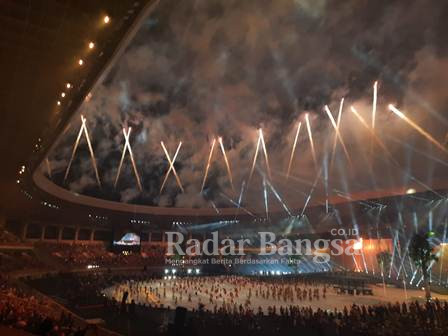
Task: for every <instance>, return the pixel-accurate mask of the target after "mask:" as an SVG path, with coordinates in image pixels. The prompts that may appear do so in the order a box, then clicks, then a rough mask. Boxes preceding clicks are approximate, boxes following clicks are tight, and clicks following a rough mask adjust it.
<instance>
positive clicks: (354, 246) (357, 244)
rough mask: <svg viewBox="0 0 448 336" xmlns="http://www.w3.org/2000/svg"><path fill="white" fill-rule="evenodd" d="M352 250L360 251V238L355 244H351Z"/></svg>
mask: <svg viewBox="0 0 448 336" xmlns="http://www.w3.org/2000/svg"><path fill="white" fill-rule="evenodd" d="M353 249H354V250H361V249H362V238H359V240H358V241H356V242H355V243H354V244H353Z"/></svg>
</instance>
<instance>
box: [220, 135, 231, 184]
mask: <svg viewBox="0 0 448 336" xmlns="http://www.w3.org/2000/svg"><path fill="white" fill-rule="evenodd" d="M218 142H219V145H220V147H221V152H222V155H224V162H225V163H226V168H227V174H228V175H229V180H230V185H231V186H232V190H235V188H234V186H233V177H232V171H231V170H230V164H229V160H228V159H227V155H226V150H225V148H224V144H223V143H222V137H219V138H218Z"/></svg>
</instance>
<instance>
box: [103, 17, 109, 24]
mask: <svg viewBox="0 0 448 336" xmlns="http://www.w3.org/2000/svg"><path fill="white" fill-rule="evenodd" d="M103 22H104V23H109V22H110V17H109V16H108V15H106V16H105V17H104V18H103Z"/></svg>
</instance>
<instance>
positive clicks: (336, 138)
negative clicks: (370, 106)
mask: <svg viewBox="0 0 448 336" xmlns="http://www.w3.org/2000/svg"><path fill="white" fill-rule="evenodd" d="M343 108H344V98H342V99H341V102H340V103H339V112H338V119H337V122H336V126H337V128H338V130H339V127H340V125H341V118H342V109H343ZM337 143H338V134H337V133H336V132H335V133H334V140H333V148H332V149H331V159H330V166H329V167H330V168H329V169H331V167H332V166H333V161H334V154H335V153H336V145H337Z"/></svg>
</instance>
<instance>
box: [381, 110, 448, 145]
mask: <svg viewBox="0 0 448 336" xmlns="http://www.w3.org/2000/svg"><path fill="white" fill-rule="evenodd" d="M388 107H389V110H391V111H392V112H393V113H395V114H396V115H397V116H398V117H400V118H401V119H403V120H404V121H406V123H408V125H410V126H411V127H412V128H414V129H415V130H416V131H417V132H419V133H420V134H421V135H422V136H424V137H425V138H426V139H428V140H429V141H430V142H432V143H433V144H434V145H435V146H436V147H437V148H439V149H440V150H442V151H443V152H445V153H448V150H447V149H446V148H445V147H444V146H443V145H442V144H441V143H440V142H438V141H437V140H436V139H434V138H433V137H432V136H431V134H429V133H428V132H427V131H425V130H424V129H423V128H421V127H420V126H419V125H417V124H416V123H415V122H414V121H412V120H411V119H409V118H408V117H406V116H405V115H404V113H403V112H401V111H400V110H399V109H397V108H396V107H395V106H393V105H392V104H389V106H388Z"/></svg>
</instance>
